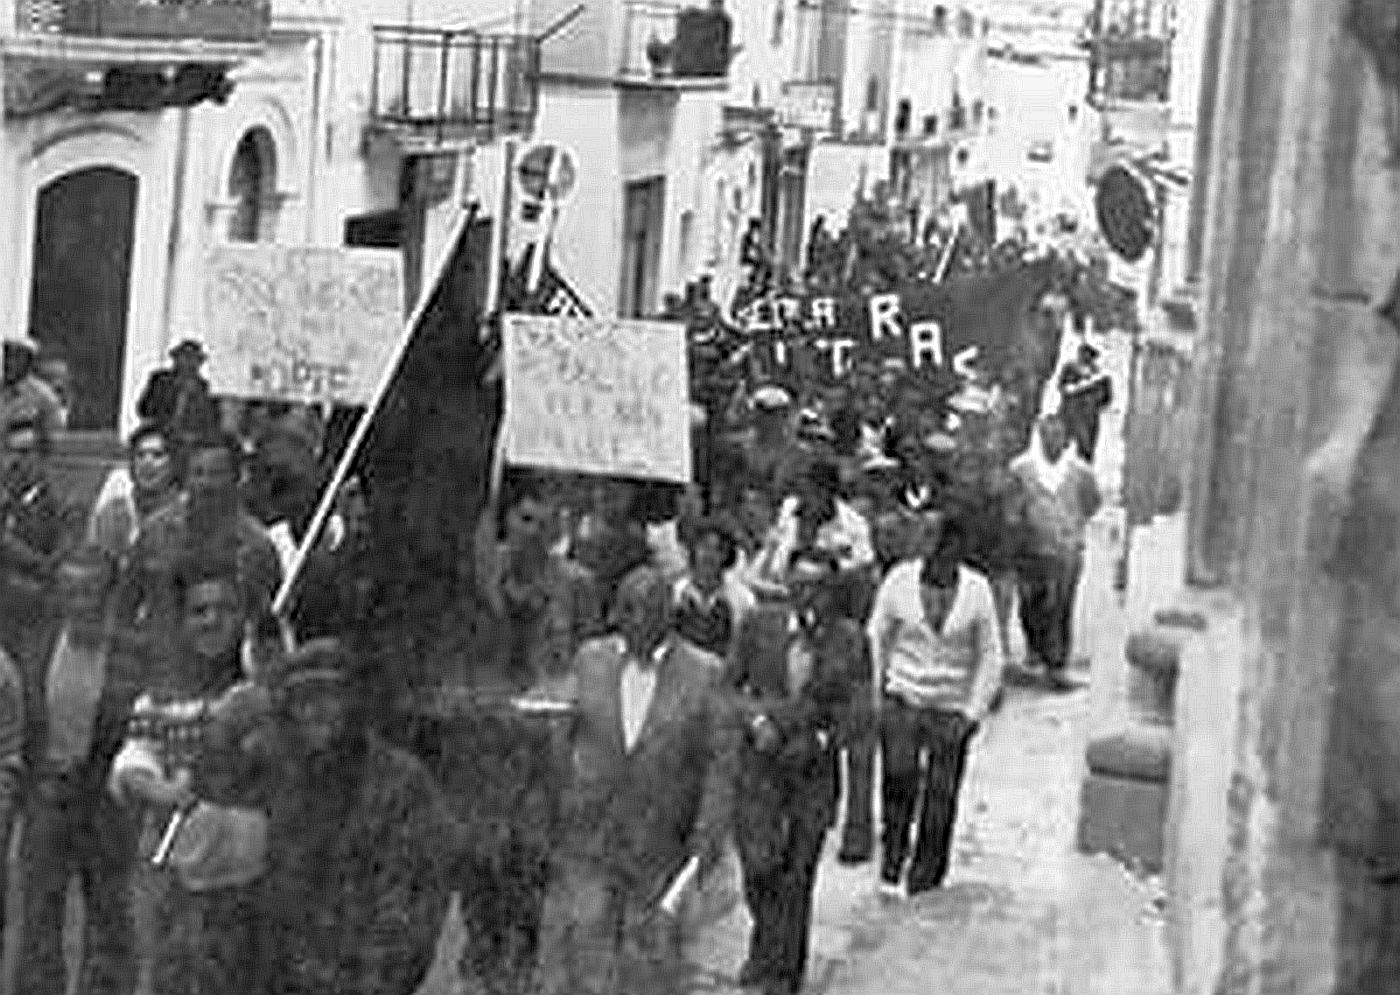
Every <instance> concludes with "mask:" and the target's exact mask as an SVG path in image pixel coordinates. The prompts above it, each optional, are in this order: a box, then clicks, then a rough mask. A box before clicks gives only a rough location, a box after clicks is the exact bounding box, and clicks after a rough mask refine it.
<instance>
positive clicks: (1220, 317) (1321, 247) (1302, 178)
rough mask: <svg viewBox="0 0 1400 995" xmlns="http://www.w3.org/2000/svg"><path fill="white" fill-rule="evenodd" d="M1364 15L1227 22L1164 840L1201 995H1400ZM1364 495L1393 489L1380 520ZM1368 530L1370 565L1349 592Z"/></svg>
mask: <svg viewBox="0 0 1400 995" xmlns="http://www.w3.org/2000/svg"><path fill="white" fill-rule="evenodd" d="M1352 6H1353V5H1352V4H1351V3H1350V2H1348V0H1239V2H1235V3H1230V4H1227V5H1225V8H1224V11H1223V23H1222V30H1221V39H1222V41H1221V53H1222V59H1221V61H1222V66H1221V72H1220V74H1219V99H1218V102H1217V105H1216V107H1215V109H1214V120H1213V131H1214V136H1213V137H1214V142H1213V150H1212V153H1211V156H1210V172H1209V193H1208V199H1207V222H1206V224H1205V235H1204V240H1203V241H1204V250H1205V266H1204V281H1203V282H1204V286H1203V290H1204V292H1203V295H1202V309H1201V332H1200V336H1201V341H1200V346H1201V348H1199V349H1198V350H1197V352H1196V357H1195V360H1194V372H1195V376H1196V381H1195V388H1196V389H1195V392H1194V393H1195V396H1194V400H1193V419H1192V426H1191V429H1190V431H1189V433H1188V437H1189V438H1190V439H1192V440H1193V441H1194V443H1195V447H1194V452H1193V455H1192V458H1191V465H1190V467H1189V474H1188V476H1189V484H1188V493H1189V515H1188V526H1189V537H1188V543H1189V546H1188V548H1189V556H1190V563H1191V566H1190V575H1191V581H1192V585H1191V587H1190V588H1188V589H1187V590H1186V591H1184V592H1183V594H1182V596H1181V598H1180V601H1181V603H1182V604H1183V606H1184V607H1186V608H1189V609H1192V610H1195V611H1197V612H1199V615H1200V620H1201V627H1200V629H1199V631H1196V632H1194V633H1193V634H1192V635H1190V636H1189V637H1188V638H1187V639H1186V640H1185V642H1184V643H1183V644H1182V651H1181V653H1180V656H1179V663H1180V668H1181V681H1180V685H1179V693H1178V695H1177V699H1178V700H1177V701H1176V704H1175V714H1176V724H1175V733H1174V743H1173V772H1172V786H1171V802H1170V807H1169V816H1168V827H1167V834H1166V835H1167V839H1168V841H1169V846H1168V847H1167V852H1168V860H1169V862H1168V866H1167V880H1168V884H1169V901H1170V908H1171V917H1172V918H1171V925H1172V938H1173V944H1174V951H1173V953H1174V958H1175V966H1176V981H1177V984H1178V988H1179V990H1181V991H1184V992H1191V993H1193V995H1194V993H1196V992H1202V993H1212V995H1235V993H1240V995H1244V993H1254V992H1276V991H1288V992H1291V993H1295V995H1362V993H1363V992H1385V991H1394V990H1396V988H1395V987H1394V986H1395V985H1396V984H1397V980H1396V979H1397V978H1398V977H1400V971H1397V970H1395V968H1396V966H1397V965H1400V951H1397V950H1395V949H1393V948H1394V947H1395V946H1396V943H1395V939H1396V934H1397V932H1400V931H1397V930H1396V927H1395V926H1394V924H1393V921H1388V919H1387V911H1386V910H1387V908H1390V909H1393V908H1394V902H1395V901H1396V900H1397V898H1400V895H1396V894H1395V893H1394V889H1393V888H1392V889H1391V890H1390V891H1387V890H1386V888H1385V887H1384V886H1382V885H1381V884H1380V883H1379V882H1378V881H1377V880H1376V879H1375V878H1374V877H1368V876H1367V870H1368V865H1367V864H1366V863H1364V862H1363V860H1362V859H1361V858H1368V859H1374V858H1375V857H1377V854H1378V850H1379V849H1381V848H1380V845H1379V844H1380V843H1382V842H1383V841H1385V840H1387V839H1395V838H1397V834H1396V833H1395V832H1394V828H1395V827H1394V825H1393V824H1391V825H1389V827H1388V829H1387V825H1388V824H1387V812H1388V811H1391V810H1393V807H1394V803H1395V802H1396V801H1400V799H1393V798H1391V797H1389V795H1388V794H1387V792H1391V793H1393V791H1392V789H1390V788H1389V787H1388V785H1389V784H1390V783H1392V782H1394V781H1395V780H1396V777H1395V771H1396V770H1397V769H1400V749H1396V748H1395V745H1394V744H1397V743H1400V730H1398V729H1397V727H1400V696H1392V695H1391V694H1390V692H1389V686H1390V685H1389V682H1390V680H1391V679H1390V677H1389V675H1390V674H1391V673H1395V672H1400V650H1398V649H1397V647H1400V640H1396V639H1395V635H1396V633H1397V632H1400V624H1396V618H1400V610H1397V607H1396V606H1395V605H1394V598H1393V595H1394V591H1395V589H1396V585H1395V583H1394V581H1395V580H1396V579H1397V578H1400V550H1397V547H1396V545H1395V539H1394V535H1395V523H1396V521H1400V517H1397V516H1400V507H1397V504H1400V494H1397V492H1396V489H1395V488H1394V487H1391V486H1389V485H1392V484H1400V481H1397V480H1396V479H1395V473H1396V471H1395V469H1394V467H1395V466H1396V465H1397V463H1400V445H1397V440H1400V396H1397V393H1396V390H1395V388H1394V387H1393V386H1392V384H1391V380H1392V370H1393V368H1394V364H1395V360H1396V356H1397V349H1396V335H1395V329H1393V328H1391V327H1388V326H1387V324H1386V322H1385V321H1384V319H1382V318H1381V317H1380V316H1379V315H1378V313H1377V312H1378V309H1379V307H1380V305H1381V304H1382V303H1383V302H1384V301H1385V299H1386V295H1387V293H1388V292H1389V289H1390V286H1391V283H1392V280H1393V278H1394V274H1395V270H1396V267H1397V266H1400V243H1398V242H1397V230H1396V228H1395V219H1396V218H1397V217H1400V182H1397V174H1396V172H1395V170H1394V164H1393V162H1392V161H1389V160H1388V158H1387V157H1388V155H1389V154H1390V152H1391V142H1390V139H1389V136H1388V135H1387V134H1386V131H1385V106H1386V98H1385V95H1384V93H1385V91H1384V89H1383V87H1382V86H1381V84H1380V82H1379V79H1378V76H1377V74H1376V73H1375V72H1374V71H1373V69H1372V66H1371V63H1370V58H1369V53H1368V51H1367V49H1366V47H1365V46H1364V45H1363V44H1362V42H1361V41H1360V40H1359V39H1362V38H1368V33H1366V32H1353V31H1352V30H1350V29H1349V28H1348V16H1349V14H1350V12H1351V8H1352ZM1357 6H1358V8H1359V9H1363V10H1365V9H1368V8H1369V9H1372V10H1375V9H1382V10H1393V8H1394V7H1395V4H1394V3H1393V0H1387V3H1361V4H1359V5H1357ZM1390 30H1391V31H1392V32H1393V30H1394V26H1393V24H1392V25H1391V28H1390ZM1393 37H1394V35H1393V34H1386V33H1385V32H1383V31H1381V30H1379V29H1376V30H1373V31H1371V32H1369V39H1377V38H1388V39H1390V44H1393ZM1383 407H1384V408H1385V409H1386V414H1385V415H1384V416H1383V417H1381V418H1379V419H1378V418H1377V415H1378V412H1380V411H1381V410H1382V408H1383ZM1383 467H1384V468H1387V469H1385V470H1382V469H1381V468H1383ZM1361 471H1370V472H1371V473H1372V474H1373V475H1374V476H1375V477H1376V479H1378V480H1383V481H1384V482H1385V484H1386V486H1383V487H1378V488H1376V489H1375V490H1374V491H1373V492H1372V493H1371V494H1370V495H1369V496H1366V495H1365V494H1364V493H1363V492H1365V487H1364V486H1362V485H1364V483H1365V477H1364V475H1363V476H1362V477H1361V479H1360V482H1358V481H1357V479H1356V478H1358V474H1359V473H1360V472H1361ZM1358 494H1362V497H1360V498H1359V497H1358ZM1368 502H1369V503H1368ZM1349 506H1351V507H1352V509H1353V512H1355V511H1356V509H1357V508H1362V512H1361V513H1359V514H1357V513H1353V514H1352V515H1350V516H1348V513H1347V512H1348V507H1349ZM1346 521H1349V522H1350V523H1351V525H1352V532H1353V537H1354V538H1356V537H1359V542H1358V544H1357V545H1355V546H1354V547H1353V549H1352V551H1351V552H1349V553H1347V554H1346V555H1345V556H1343V557H1341V560H1342V562H1341V564H1340V566H1341V569H1340V571H1337V570H1330V569H1329V567H1332V566H1336V565H1337V564H1336V563H1335V562H1334V553H1335V552H1336V551H1337V536H1338V533H1339V530H1340V528H1341V525H1342V524H1343V522H1346ZM1358 523H1359V524H1358ZM1382 578H1384V582H1381V583H1378V581H1381V580H1382ZM1382 590H1385V591H1388V592H1389V595H1388V596H1387V597H1389V601H1385V600H1384V599H1382V598H1380V597H1379V595H1378V593H1377V592H1380V591H1382ZM1339 730H1348V731H1349V733H1350V734H1351V739H1350V741H1349V742H1346V743H1344V744H1339V743H1338V741H1337V734H1338V732H1339ZM1187 754H1189V757H1190V758H1189V759H1188V758H1187ZM1364 755H1368V756H1369V757H1370V761H1371V762H1370V765H1369V770H1366V769H1363V768H1362V766H1361V765H1360V764H1358V763H1357V762H1356V759H1357V758H1358V757H1359V756H1364ZM1377 771H1385V772H1387V773H1386V774H1385V775H1383V776H1380V777H1378V776H1377V774H1376V772H1377ZM1388 807H1389V808H1388ZM1329 815H1331V816H1333V817H1334V818H1333V819H1331V820H1330V821H1329V820H1327V819H1326V817H1327V816H1329ZM1335 817H1340V819H1338V818H1335ZM1339 822H1340V824H1339ZM1389 920H1393V912H1391V913H1389ZM1368 970H1370V971H1372V972H1374V973H1372V974H1371V975H1370V976H1369V977H1367V976H1366V974H1365V972H1366V971H1368ZM1376 984H1381V985H1384V986H1385V987H1375V985H1376Z"/></svg>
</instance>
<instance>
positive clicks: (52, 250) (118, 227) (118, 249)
mask: <svg viewBox="0 0 1400 995" xmlns="http://www.w3.org/2000/svg"><path fill="white" fill-rule="evenodd" d="M136 190H137V179H136V177H135V176H134V175H132V174H131V173H128V172H126V171H125V170H121V169H115V168H112V167H108V166H96V167H93V168H90V169H81V170H78V171H76V172H73V173H68V174H66V175H64V176H61V177H59V178H58V179H56V180H54V181H53V182H51V183H49V184H47V185H46V186H44V187H43V188H42V189H41V190H40V191H39V197H38V205H37V210H36V216H35V222H34V275H33V278H32V280H31V290H30V298H29V334H30V335H31V336H32V337H33V338H34V339H35V340H36V341H37V342H38V343H39V346H40V348H41V349H42V350H44V351H45V352H46V353H47V352H52V353H53V354H55V355H58V356H61V357H62V358H64V359H66V360H67V361H68V365H69V367H70V369H71V370H72V375H73V397H72V398H71V399H70V408H69V415H68V427H69V428H70V429H73V430H77V431H115V430H116V428H117V419H118V414H119V409H120V405H121V392H122V365H123V361H124V358H125V355H126V332H127V328H126V323H127V307H128V302H129V301H130V296H131V293H130V290H131V286H130V285H131V250H132V241H133V238H134V236H135V231H136Z"/></svg>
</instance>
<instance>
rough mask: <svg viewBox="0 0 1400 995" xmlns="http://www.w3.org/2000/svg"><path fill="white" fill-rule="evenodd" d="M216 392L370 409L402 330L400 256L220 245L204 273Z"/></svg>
mask: <svg viewBox="0 0 1400 995" xmlns="http://www.w3.org/2000/svg"><path fill="white" fill-rule="evenodd" d="M204 316H205V329H206V331H205V335H204V339H205V343H206V346H207V347H208V351H209V379H210V383H211V384H212V386H213V388H214V390H215V392H216V393H219V394H229V395H232V396H235V397H246V398H259V399H263V400H277V401H302V402H322V401H333V402H336V403H340V404H364V403H366V402H367V401H368V400H369V399H370V395H371V394H372V393H373V391H374V385H375V383H376V382H377V381H378V379H379V376H380V373H381V372H382V370H383V368H384V364H386V363H387V362H389V359H390V357H391V356H392V355H393V351H394V345H395V343H396V342H397V341H398V339H399V337H400V335H401V334H402V331H403V268H402V260H401V258H400V256H399V254H398V253H396V252H386V251H384V250H380V249H342V248H333V247H332V248H319V247H317V248H313V247H304V246H281V245H222V246H218V247H216V248H214V249H212V250H210V253H209V256H208V265H207V267H206V269H205V274H204Z"/></svg>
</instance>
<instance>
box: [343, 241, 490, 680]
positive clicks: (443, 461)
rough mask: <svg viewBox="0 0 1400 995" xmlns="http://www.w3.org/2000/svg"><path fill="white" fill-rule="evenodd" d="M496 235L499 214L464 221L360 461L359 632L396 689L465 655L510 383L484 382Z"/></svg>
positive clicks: (356, 468)
mask: <svg viewBox="0 0 1400 995" xmlns="http://www.w3.org/2000/svg"><path fill="white" fill-rule="evenodd" d="M491 244H492V243H491V222H490V221H489V220H472V221H470V222H469V223H467V224H465V225H464V226H463V227H462V229H461V232H460V234H459V236H458V238H457V242H456V244H455V245H453V246H452V248H451V252H450V256H449V258H448V260H447V262H446V265H445V266H444V267H443V269H442V271H441V273H440V275H439V278H438V280H437V283H436V285H435V286H433V287H432V288H431V289H430V291H429V296H428V299H427V303H426V305H425V306H424V308H423V309H422V311H421V313H420V314H419V315H418V320H417V322H416V323H415V324H414V326H413V327H412V328H411V329H409V330H408V333H407V334H408V339H407V343H406V345H405V346H404V351H403V355H402V358H401V360H400V362H399V365H398V369H397V371H396V372H395V374H394V376H393V379H392V381H391V382H390V385H389V388H388V391H387V393H386V395H385V396H384V399H383V401H382V403H381V404H380V405H379V407H378V409H377V410H375V411H373V412H371V413H370V415H369V417H370V418H372V422H371V424H370V426H369V430H368V435H367V437H366V439H365V443H364V445H363V447H362V448H361V450H360V452H359V453H358V454H357V455H356V457H355V461H354V463H353V472H354V473H355V474H358V475H359V476H360V477H361V479H362V480H363V481H364V485H365V490H366V493H367V496H368V498H369V505H370V517H371V534H372V548H371V549H370V551H369V555H368V556H367V557H366V560H367V563H368V565H369V572H370V574H371V579H372V581H373V585H374V591H375V597H374V600H373V611H372V613H371V616H372V617H369V618H364V619H360V620H359V625H358V629H359V632H358V633H357V635H358V636H360V637H361V638H362V640H363V642H364V651H365V653H366V655H367V656H368V657H369V658H370V659H372V660H374V661H375V662H377V663H379V664H380V665H381V666H379V667H378V668H376V669H377V670H378V672H379V673H381V674H392V675H393V680H394V682H395V684H397V685H398V686H397V687H396V688H394V689H393V690H403V689H404V688H405V686H407V687H417V686H424V685H429V684H436V683H439V682H440V680H441V678H442V677H443V676H444V675H443V674H441V673H440V672H439V671H440V669H441V668H440V666H439V665H438V664H439V663H440V662H441V661H443V660H459V661H460V660H464V659H466V656H465V655H464V653H465V651H466V649H467V647H466V646H461V645H457V644H458V642H459V641H460V640H461V639H462V638H463V633H464V632H466V633H469V630H470V628H471V618H470V606H471V600H472V588H473V578H472V569H471V556H470V555H469V554H470V549H471V540H472V535H473V533H474V530H475V527H476V522H477V519H478V517H479V515H480V513H481V509H482V508H483V507H484V506H485V504H486V499H487V480H488V478H489V475H490V474H489V471H490V465H491V456H492V447H493V444H494V439H495V435H496V429H497V426H498V424H499V421H500V408H501V396H500V388H499V385H489V384H485V383H483V379H484V378H483V373H484V372H485V370H486V368H487V367H488V365H489V363H490V362H491V359H492V347H491V343H490V342H489V339H488V337H486V336H483V335H482V334H481V326H482V321H483V314H482V311H483V308H484V306H485V302H486V297H487V294H486V289H487V284H488V282H489V271H490V253H491ZM434 661H436V662H434ZM386 690H388V689H386Z"/></svg>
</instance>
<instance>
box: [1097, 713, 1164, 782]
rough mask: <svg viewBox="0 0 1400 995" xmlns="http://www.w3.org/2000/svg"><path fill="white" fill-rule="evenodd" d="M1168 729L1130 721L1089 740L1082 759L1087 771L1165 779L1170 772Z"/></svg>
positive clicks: (1143, 779) (1160, 780)
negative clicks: (1129, 723) (1104, 734)
mask: <svg viewBox="0 0 1400 995" xmlns="http://www.w3.org/2000/svg"><path fill="white" fill-rule="evenodd" d="M1171 735H1172V734H1171V730H1170V729H1168V728H1165V727H1163V726H1154V725H1143V724H1136V723H1135V724H1133V725H1131V726H1128V727H1126V728H1124V729H1120V730H1118V731H1117V732H1113V733H1110V734H1109V735H1107V736H1099V737H1096V738H1095V739H1093V740H1091V741H1090V743H1089V748H1088V749H1087V750H1086V751H1085V760H1086V762H1087V763H1088V765H1089V772H1090V773H1091V774H1102V775H1105V776H1109V777H1123V778H1130V779H1135V780H1139V781H1156V782H1165V781H1166V780H1167V779H1168V778H1169V777H1170V776H1171V765H1172V742H1171Z"/></svg>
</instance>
